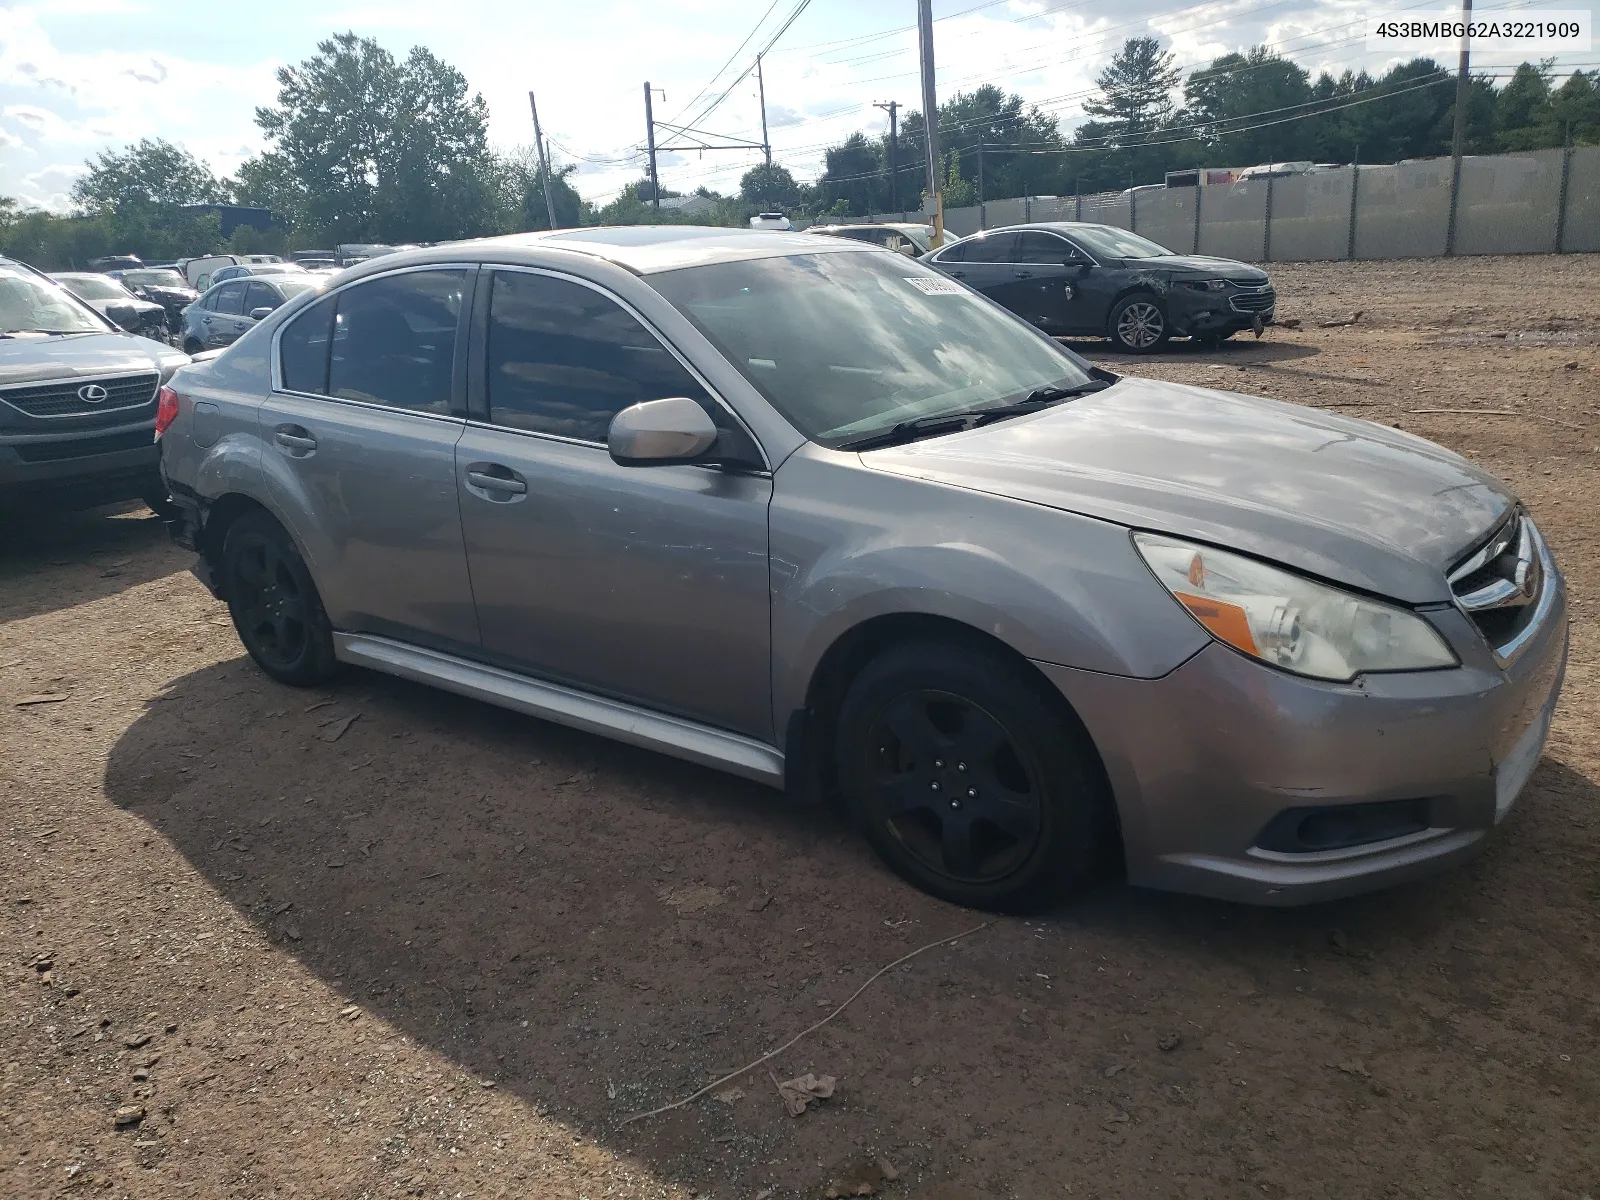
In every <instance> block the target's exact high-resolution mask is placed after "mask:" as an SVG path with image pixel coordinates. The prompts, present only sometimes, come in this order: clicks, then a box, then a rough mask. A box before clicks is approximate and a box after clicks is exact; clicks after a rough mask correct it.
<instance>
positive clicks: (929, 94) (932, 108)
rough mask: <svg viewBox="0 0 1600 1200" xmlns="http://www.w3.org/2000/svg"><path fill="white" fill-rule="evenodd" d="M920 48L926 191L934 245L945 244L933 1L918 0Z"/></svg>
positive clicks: (918, 39) (934, 246)
mask: <svg viewBox="0 0 1600 1200" xmlns="http://www.w3.org/2000/svg"><path fill="white" fill-rule="evenodd" d="M917 41H918V43H919V44H920V46H921V50H922V124H923V127H924V129H925V130H926V133H927V138H928V164H927V165H928V194H929V195H930V196H932V197H933V238H932V243H933V248H934V249H935V250H937V249H938V248H939V247H940V246H942V245H944V186H943V181H942V180H941V179H940V176H941V175H942V174H944V172H942V171H941V170H940V169H939V167H940V161H939V93H938V89H937V88H936V87H935V86H934V82H933V0H917Z"/></svg>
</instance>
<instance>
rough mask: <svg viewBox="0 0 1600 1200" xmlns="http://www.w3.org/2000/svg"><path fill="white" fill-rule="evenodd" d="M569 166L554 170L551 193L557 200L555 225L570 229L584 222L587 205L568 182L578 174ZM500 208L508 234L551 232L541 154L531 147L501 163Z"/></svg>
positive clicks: (574, 168) (508, 156) (500, 159)
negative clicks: (526, 231)
mask: <svg viewBox="0 0 1600 1200" xmlns="http://www.w3.org/2000/svg"><path fill="white" fill-rule="evenodd" d="M577 169H578V168H577V166H576V165H574V164H571V163H569V164H568V165H566V166H563V167H552V168H551V171H550V175H551V181H550V193H551V196H552V198H553V199H554V200H555V208H556V223H557V224H558V225H560V226H561V227H562V228H563V229H568V228H571V227H573V226H576V225H579V224H581V223H582V222H583V216H584V204H583V199H582V197H580V196H579V195H578V193H577V190H576V189H575V188H574V187H573V186H572V184H570V183H569V182H567V180H568V177H569V176H571V175H572V174H573V173H574V172H575V171H577ZM498 170H499V176H500V188H501V192H502V200H501V205H502V209H503V211H504V213H505V220H504V222H503V225H504V229H503V231H504V232H506V233H520V232H522V231H524V230H528V229H548V228H550V213H549V209H548V207H547V206H546V204H545V198H544V177H543V172H542V171H541V170H540V169H539V153H538V151H537V150H535V149H534V148H533V147H531V146H519V147H517V148H516V149H515V150H513V151H512V152H511V153H509V154H505V155H501V156H500V158H499V161H498Z"/></svg>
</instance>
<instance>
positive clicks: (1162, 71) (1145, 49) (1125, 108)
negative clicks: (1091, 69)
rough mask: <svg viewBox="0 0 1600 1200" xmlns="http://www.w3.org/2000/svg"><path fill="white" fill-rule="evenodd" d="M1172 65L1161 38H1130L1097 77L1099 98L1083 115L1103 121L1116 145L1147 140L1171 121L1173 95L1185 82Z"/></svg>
mask: <svg viewBox="0 0 1600 1200" xmlns="http://www.w3.org/2000/svg"><path fill="white" fill-rule="evenodd" d="M1172 63H1173V55H1172V53H1171V52H1170V51H1164V50H1162V49H1161V41H1160V39H1159V38H1153V37H1137V38H1129V39H1128V40H1127V41H1126V42H1124V43H1123V44H1122V49H1121V50H1119V51H1117V53H1116V55H1115V56H1114V57H1113V58H1112V60H1111V65H1110V66H1108V67H1106V69H1105V70H1103V71H1101V72H1100V74H1099V75H1098V76H1096V77H1095V84H1096V86H1097V87H1099V89H1100V95H1099V96H1097V97H1095V98H1094V99H1092V100H1089V101H1088V102H1086V103H1085V104H1084V106H1083V111H1084V112H1086V113H1087V114H1088V115H1089V116H1091V117H1099V118H1100V119H1101V121H1100V125H1101V129H1102V131H1103V132H1104V134H1105V136H1106V137H1107V138H1109V139H1110V141H1111V143H1112V144H1113V145H1127V144H1129V143H1131V142H1133V141H1135V140H1137V139H1139V138H1143V137H1148V136H1149V135H1150V134H1152V133H1154V132H1155V131H1156V130H1158V129H1160V128H1162V127H1163V126H1165V125H1167V124H1168V123H1169V121H1170V120H1171V117H1172V93H1173V90H1174V89H1175V88H1177V86H1178V82H1179V80H1180V79H1181V78H1182V74H1181V72H1179V70H1178V68H1177V67H1175V66H1173V65H1172Z"/></svg>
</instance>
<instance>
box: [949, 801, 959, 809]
mask: <svg viewBox="0 0 1600 1200" xmlns="http://www.w3.org/2000/svg"><path fill="white" fill-rule="evenodd" d="M950 807H951V808H960V807H961V801H959V800H952V801H950Z"/></svg>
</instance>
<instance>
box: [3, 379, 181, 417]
mask: <svg viewBox="0 0 1600 1200" xmlns="http://www.w3.org/2000/svg"><path fill="white" fill-rule="evenodd" d="M160 382H161V375H160V373H159V372H156V371H150V372H143V371H141V372H137V373H133V374H122V375H82V376H76V377H73V378H71V379H52V380H49V381H48V382H45V383H20V384H8V385H6V386H5V387H3V388H0V402H4V403H5V405H6V406H7V407H8V408H13V409H15V410H16V411H17V412H20V413H23V414H24V415H26V416H30V417H33V418H35V419H37V420H43V421H50V420H59V419H61V418H63V417H92V416H97V415H99V414H100V413H112V412H126V411H127V410H129V409H133V408H144V407H145V406H146V405H150V404H153V403H154V402H155V398H156V389H157V386H158V385H159V384H160ZM91 383H97V384H99V385H100V386H101V387H103V388H104V389H105V391H106V398H105V400H103V401H102V402H101V403H99V404H88V403H85V402H84V401H83V400H81V399H79V396H78V389H80V388H82V387H84V386H85V385H86V384H91Z"/></svg>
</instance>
